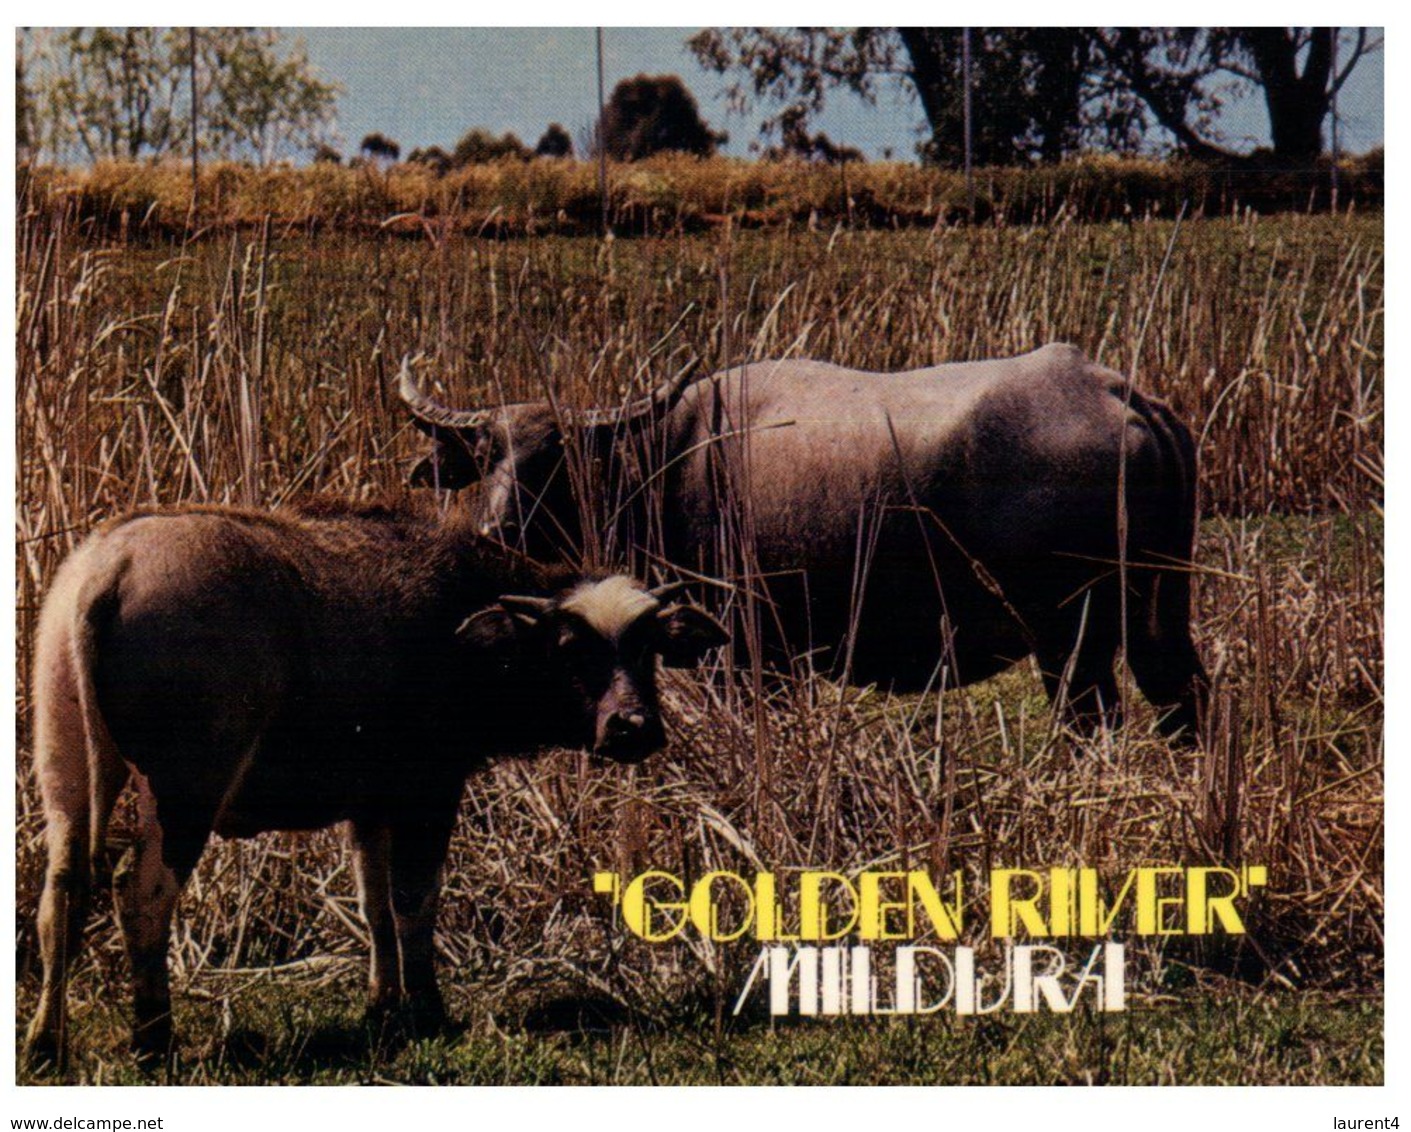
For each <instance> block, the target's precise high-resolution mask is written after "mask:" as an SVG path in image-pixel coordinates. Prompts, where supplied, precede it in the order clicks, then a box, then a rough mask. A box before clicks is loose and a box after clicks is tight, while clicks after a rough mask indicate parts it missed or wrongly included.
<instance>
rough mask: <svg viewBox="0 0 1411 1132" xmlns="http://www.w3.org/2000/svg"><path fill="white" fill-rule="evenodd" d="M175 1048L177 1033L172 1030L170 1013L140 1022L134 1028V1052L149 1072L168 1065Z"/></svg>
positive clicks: (138, 1062)
mask: <svg viewBox="0 0 1411 1132" xmlns="http://www.w3.org/2000/svg"><path fill="white" fill-rule="evenodd" d="M175 1049H176V1035H175V1034H174V1033H173V1032H172V1026H171V1015H170V1014H163V1015H162V1016H161V1017H160V1018H153V1019H152V1020H151V1021H150V1022H139V1023H138V1024H137V1025H136V1026H134V1027H133V1028H132V1052H133V1054H134V1055H135V1056H136V1058H137V1064H138V1065H139V1066H141V1067H142V1068H143V1069H144V1070H146V1071H147V1072H151V1071H153V1070H156V1069H161V1068H162V1067H164V1066H165V1065H167V1064H168V1063H169V1062H170V1061H171V1057H172V1054H173V1053H174V1052H175Z"/></svg>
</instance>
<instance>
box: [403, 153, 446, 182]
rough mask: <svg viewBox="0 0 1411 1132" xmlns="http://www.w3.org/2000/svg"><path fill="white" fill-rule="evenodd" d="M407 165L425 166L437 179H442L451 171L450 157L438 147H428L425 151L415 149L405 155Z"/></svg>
mask: <svg viewBox="0 0 1411 1132" xmlns="http://www.w3.org/2000/svg"><path fill="white" fill-rule="evenodd" d="M407 164H409V165H425V166H426V167H427V168H428V169H430V170H431V172H432V173H434V174H435V175H436V176H438V177H444V176H445V175H446V174H447V173H449V172H450V171H451V166H452V162H451V155H450V154H449V153H447V152H446V151H445V150H444V149H442V148H441V147H440V146H439V145H429V146H427V147H426V148H425V149H421V148H417V149H414V150H412V151H411V153H409V154H407Z"/></svg>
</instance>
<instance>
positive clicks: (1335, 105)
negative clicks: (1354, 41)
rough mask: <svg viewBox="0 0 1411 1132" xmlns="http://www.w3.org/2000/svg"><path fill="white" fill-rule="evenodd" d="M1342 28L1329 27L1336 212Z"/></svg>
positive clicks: (1334, 201) (1336, 208)
mask: <svg viewBox="0 0 1411 1132" xmlns="http://www.w3.org/2000/svg"><path fill="white" fill-rule="evenodd" d="M1340 30H1342V29H1340V28H1329V29H1328V34H1329V35H1331V36H1332V37H1333V42H1332V49H1333V65H1332V76H1333V105H1332V111H1333V128H1332V150H1333V168H1332V206H1333V208H1332V210H1333V211H1334V212H1336V211H1337V210H1338V88H1337V81H1338V32H1339V31H1340Z"/></svg>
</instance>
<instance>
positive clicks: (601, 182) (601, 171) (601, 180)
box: [597, 28, 608, 236]
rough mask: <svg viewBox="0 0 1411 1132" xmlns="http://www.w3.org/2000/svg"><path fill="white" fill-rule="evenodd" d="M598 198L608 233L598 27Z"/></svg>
mask: <svg viewBox="0 0 1411 1132" xmlns="http://www.w3.org/2000/svg"><path fill="white" fill-rule="evenodd" d="M597 33H598V129H597V134H598V199H599V200H601V201H602V203H603V235H604V236H606V235H607V234H608V154H607V145H606V138H604V137H603V29H602V28H598V29H597Z"/></svg>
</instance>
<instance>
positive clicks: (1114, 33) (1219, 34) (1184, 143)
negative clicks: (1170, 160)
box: [1098, 27, 1381, 166]
mask: <svg viewBox="0 0 1411 1132" xmlns="http://www.w3.org/2000/svg"><path fill="white" fill-rule="evenodd" d="M1344 31H1345V29H1342V28H1329V27H1324V28H1307V27H1305V28H1287V27H1284V28H1271V27H1244V28H1104V29H1102V31H1101V35H1100V36H1099V40H1098V44H1099V49H1100V51H1101V53H1102V55H1103V57H1104V59H1105V60H1106V62H1107V63H1108V65H1109V70H1110V80H1111V82H1112V92H1113V94H1114V97H1115V100H1118V101H1121V100H1122V99H1123V98H1126V99H1127V100H1128V101H1129V102H1130V101H1131V100H1133V99H1135V100H1137V101H1139V102H1140V103H1141V105H1142V107H1144V109H1145V110H1146V111H1147V112H1148V113H1149V114H1150V116H1151V119H1152V120H1154V122H1155V124H1157V125H1159V126H1161V127H1162V128H1163V129H1165V130H1166V131H1168V132H1169V133H1170V135H1171V136H1172V137H1173V138H1174V139H1175V142H1176V144H1177V146H1178V147H1180V148H1181V149H1182V150H1184V151H1186V152H1188V153H1192V154H1195V155H1197V156H1201V157H1209V158H1221V159H1228V158H1231V157H1236V156H1238V154H1236V153H1234V152H1233V151H1232V150H1231V149H1230V148H1229V146H1228V144H1227V143H1226V142H1225V139H1224V138H1223V137H1222V136H1221V134H1220V132H1219V128H1218V121H1217V118H1218V112H1219V110H1220V108H1221V107H1222V106H1223V105H1224V104H1225V103H1226V102H1227V101H1229V100H1230V99H1231V98H1234V97H1242V96H1248V95H1249V94H1251V93H1252V92H1253V91H1255V90H1258V91H1259V92H1261V93H1262V96H1263V98H1264V104H1265V108H1266V109H1267V110H1268V114H1269V132H1270V139H1271V143H1272V144H1271V150H1272V155H1273V158H1274V161H1275V162H1276V163H1278V164H1283V165H1289V166H1298V165H1307V164H1308V163H1309V162H1311V161H1313V160H1314V159H1315V158H1317V157H1318V156H1320V155H1321V154H1322V152H1323V124H1324V123H1325V122H1326V120H1327V117H1328V113H1329V111H1330V110H1331V108H1332V100H1333V96H1334V95H1335V94H1336V93H1337V91H1338V90H1340V89H1341V88H1342V86H1343V84H1344V83H1346V82H1347V79H1348V77H1349V76H1350V75H1351V74H1352V72H1353V70H1354V68H1355V67H1356V66H1357V64H1358V62H1359V61H1361V59H1362V58H1363V57H1364V56H1366V55H1367V54H1368V53H1369V52H1371V51H1375V50H1377V49H1378V48H1379V47H1380V46H1381V42H1380V40H1374V39H1372V38H1371V37H1369V36H1368V34H1367V29H1366V28H1357V29H1355V30H1351V31H1348V32H1347V34H1344ZM1334 42H1337V43H1338V51H1337V55H1338V56H1339V58H1338V66H1337V67H1336V68H1334V65H1333V62H1334V59H1333V56H1334V51H1333V44H1334Z"/></svg>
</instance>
